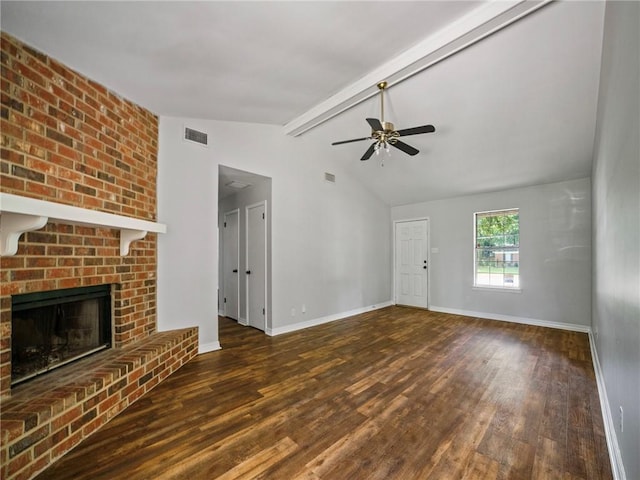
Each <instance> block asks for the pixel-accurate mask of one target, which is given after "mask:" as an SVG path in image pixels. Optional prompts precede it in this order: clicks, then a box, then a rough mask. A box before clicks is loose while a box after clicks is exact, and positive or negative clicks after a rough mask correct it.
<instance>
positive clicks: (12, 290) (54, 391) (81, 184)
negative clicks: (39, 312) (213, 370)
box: [0, 32, 198, 480]
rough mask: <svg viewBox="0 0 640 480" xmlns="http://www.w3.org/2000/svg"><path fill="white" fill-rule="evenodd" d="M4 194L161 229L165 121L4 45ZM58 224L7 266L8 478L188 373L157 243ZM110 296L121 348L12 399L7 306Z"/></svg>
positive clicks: (0, 434) (2, 382) (3, 341)
mask: <svg viewBox="0 0 640 480" xmlns="http://www.w3.org/2000/svg"><path fill="white" fill-rule="evenodd" d="M1 41H2V55H1V59H0V60H1V67H2V75H1V80H2V88H1V91H2V98H1V111H0V122H1V123H0V151H1V155H0V186H1V190H2V192H5V193H12V194H16V195H23V196H27V197H34V198H38V199H41V200H48V201H53V202H58V203H63V204H67V205H73V206H78V207H83V208H88V209H94V210H100V211H104V212H108V213H115V214H119V215H125V216H129V217H135V218H139V219H143V220H151V221H155V220H156V173H157V148H158V146H157V139H158V118H157V117H156V116H155V115H153V114H152V113H150V112H149V111H147V110H145V109H144V108H141V107H139V106H137V105H135V104H133V103H131V102H129V101H127V100H125V99H123V98H121V97H119V96H118V95H116V94H114V93H113V92H110V91H108V90H107V89H106V88H104V87H103V86H101V85H99V84H97V83H95V82H93V81H92V80H90V79H88V78H86V77H84V76H82V75H79V74H78V73H76V72H74V71H72V70H70V69H69V68H67V67H65V66H64V65H62V64H60V63H58V62H56V61H55V60H53V59H51V58H49V57H47V56H46V55H43V54H42V53H39V52H37V51H35V50H33V49H32V48H30V47H29V46H27V45H24V44H22V43H21V42H20V41H18V40H17V39H15V38H12V37H11V36H9V35H7V34H6V33H4V32H2V33H1ZM119 247H120V241H119V233H118V231H116V230H112V229H108V228H104V229H102V228H88V227H81V226H71V225H67V224H59V223H50V224H48V225H47V226H46V227H45V228H43V229H41V230H38V231H35V232H30V233H27V234H25V235H23V236H22V238H21V239H20V241H19V247H18V252H17V254H16V255H15V256H8V257H2V258H1V259H0V284H1V290H0V397H1V400H2V404H1V410H0V424H1V428H0V477H1V478H7V479H12V480H13V479H16V480H18V479H30V478H33V476H34V475H36V474H37V473H38V472H40V471H42V470H43V469H44V468H46V467H47V466H48V465H49V464H51V463H52V462H54V461H55V460H56V459H57V458H59V457H60V456H61V455H63V454H64V453H65V452H67V451H68V450H69V449H71V448H73V447H74V446H75V445H77V444H78V443H79V442H81V441H82V440H83V439H84V438H86V437H87V436H89V435H91V434H92V433H93V432H94V431H96V430H97V429H98V428H99V427H100V426H101V425H103V424H104V423H106V422H107V421H108V420H109V419H111V418H112V417H113V416H115V415H117V414H118V413H119V412H120V411H122V410H123V409H124V408H126V407H127V406H128V405H130V404H131V403H133V402H134V401H136V400H137V399H138V398H140V397H141V396H142V395H144V394H145V393H146V392H147V391H148V390H150V389H151V388H153V387H154V386H155V385H157V384H158V383H159V382H160V381H161V380H162V379H164V378H165V377H166V376H168V375H170V374H171V373H172V372H173V371H175V370H177V369H178V368H180V367H181V366H182V365H183V364H184V363H186V362H188V361H189V360H190V359H191V358H192V357H193V356H194V355H196V354H197V350H198V332H197V328H195V327H194V328H190V329H183V330H176V331H171V332H162V333H157V332H155V330H156V271H157V258H156V235H155V234H152V233H150V234H148V235H147V236H146V237H145V239H144V240H138V241H135V242H133V243H132V245H131V249H130V253H129V255H127V256H125V257H122V256H120V248H119ZM98 284H111V285H113V287H114V288H113V289H112V291H113V296H114V300H113V301H114V311H113V323H114V347H115V348H113V349H111V350H109V351H106V352H101V353H99V354H97V355H93V356H90V357H87V358H85V359H82V360H80V361H79V362H76V363H74V364H71V365H69V366H65V367H64V368H60V369H57V370H55V371H54V372H52V373H50V374H47V375H45V376H42V377H39V378H36V379H34V380H31V381H29V382H26V383H24V384H21V385H19V386H17V387H15V388H13V389H11V386H10V382H11V295H14V294H18V293H27V292H38V291H47V290H54V289H58V288H70V287H76V286H85V285H98Z"/></svg>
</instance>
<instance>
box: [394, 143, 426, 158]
mask: <svg viewBox="0 0 640 480" xmlns="http://www.w3.org/2000/svg"><path fill="white" fill-rule="evenodd" d="M391 145H393V146H394V147H396V148H397V149H398V150H402V151H403V152H404V153H407V154H409V155H412V156H413V155H416V154H417V153H419V152H420V150H418V149H417V148H413V147H412V146H411V145H407V144H406V143H404V142H401V141H400V140H396V141H395V142H394V143H392V144H391Z"/></svg>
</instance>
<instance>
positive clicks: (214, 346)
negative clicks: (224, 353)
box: [198, 342, 222, 355]
mask: <svg viewBox="0 0 640 480" xmlns="http://www.w3.org/2000/svg"><path fill="white" fill-rule="evenodd" d="M221 349H222V347H221V346H220V342H209V343H203V344H201V345H198V355H200V354H202V353H208V352H215V351H216V350H221Z"/></svg>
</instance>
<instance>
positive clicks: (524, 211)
mask: <svg viewBox="0 0 640 480" xmlns="http://www.w3.org/2000/svg"><path fill="white" fill-rule="evenodd" d="M590 189H591V186H590V182H589V179H581V180H574V181H569V182H562V183H554V184H548V185H539V186H534V187H527V188H520V189H514V190H507V191H502V192H494V193H486V194H482V195H472V196H465V197H457V198H452V199H447V200H439V201H432V202H426V203H417V204H413V205H405V206H401V207H394V208H393V209H392V218H393V220H402V219H410V218H418V217H429V219H430V234H431V248H432V249H433V248H437V249H438V250H439V252H438V253H431V264H430V265H431V270H430V293H431V299H430V307H431V308H432V309H434V310H442V311H449V312H458V313H467V314H470V315H476V316H479V315H482V316H484V317H486V318H496V319H504V320H513V321H518V320H522V321H527V322H529V323H540V324H547V325H549V324H559V325H558V326H563V325H562V324H570V328H575V329H578V330H584V331H587V330H588V328H589V325H590V321H591V320H590V319H591V280H590V275H591V236H590V229H591V221H590V216H591V191H590ZM505 208H519V209H520V286H521V293H513V292H504V291H488V290H480V289H474V288H472V287H473V250H474V238H473V222H474V216H473V214H474V213H475V212H479V211H487V210H500V209H505Z"/></svg>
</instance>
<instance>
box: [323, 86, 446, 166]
mask: <svg viewBox="0 0 640 480" xmlns="http://www.w3.org/2000/svg"><path fill="white" fill-rule="evenodd" d="M377 86H378V88H379V89H380V120H378V119H377V118H367V119H366V120H367V123H368V124H369V125H370V126H371V136H369V137H363V138H354V139H352V140H342V141H340V142H333V143H332V144H331V145H341V144H343V143H351V142H360V141H362V140H374V142H373V143H372V144H371V145H370V146H369V148H368V149H367V151H366V152H364V155H363V156H362V158H361V159H360V160H369V158H371V155H373V154H374V153H376V154H378V153H380V150H385V151H386V152H389V145H391V146H392V147H395V148H397V149H398V150H402V151H403V152H404V153H407V154H409V155H416V154H417V153H418V152H419V150H418V149H417V148H414V147H412V146H411V145H407V144H406V143H404V142H402V141H400V140H398V138H399V137H407V136H409V135H418V134H420V133H432V132H435V131H436V129H435V127H434V126H433V125H423V126H421V127H413V128H405V129H402V130H396V129H395V127H394V126H393V123H391V122H385V121H384V89H385V88H387V82H380V83H378V85H377Z"/></svg>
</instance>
